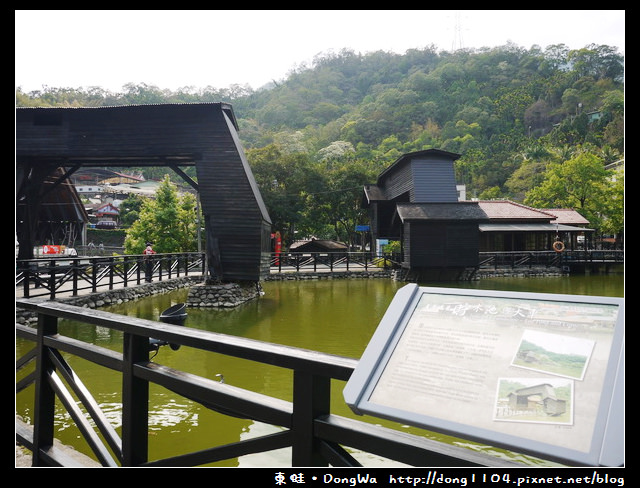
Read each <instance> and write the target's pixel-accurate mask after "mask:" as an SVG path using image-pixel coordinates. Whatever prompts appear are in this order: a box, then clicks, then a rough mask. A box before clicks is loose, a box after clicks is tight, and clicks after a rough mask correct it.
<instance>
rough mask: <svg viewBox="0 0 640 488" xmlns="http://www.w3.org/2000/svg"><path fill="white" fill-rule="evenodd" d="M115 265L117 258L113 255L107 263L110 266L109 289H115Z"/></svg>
mask: <svg viewBox="0 0 640 488" xmlns="http://www.w3.org/2000/svg"><path fill="white" fill-rule="evenodd" d="M115 265H116V262H115V258H113V257H111V258H109V261H108V263H107V266H109V290H113V273H114V271H115V270H114V269H113V267H114V266H115Z"/></svg>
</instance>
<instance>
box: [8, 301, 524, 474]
mask: <svg viewBox="0 0 640 488" xmlns="http://www.w3.org/2000/svg"><path fill="white" fill-rule="evenodd" d="M16 305H17V307H19V308H25V309H28V310H30V311H31V312H32V313H35V314H37V316H38V321H37V327H36V328H32V327H29V326H23V325H19V324H16V335H17V336H18V337H20V338H22V339H26V340H27V341H32V342H33V343H34V345H35V347H34V349H32V350H31V351H29V352H28V353H26V354H25V355H24V356H23V357H21V358H19V359H18V361H17V369H18V373H19V375H18V374H17V375H16V379H17V385H16V387H17V390H18V391H22V390H23V389H24V388H26V386H27V385H30V384H32V383H35V393H34V398H33V402H34V405H33V410H32V411H33V412H34V415H33V425H32V426H28V425H27V426H26V427H25V426H24V425H22V426H21V427H20V429H18V428H17V429H16V435H17V440H18V442H19V443H20V444H22V445H24V446H26V447H27V448H28V449H30V450H31V451H32V453H33V465H34V466H66V465H68V462H69V459H68V458H67V459H65V458H64V455H62V454H61V451H60V450H59V449H56V447H55V444H54V442H55V429H54V414H55V405H56V402H57V401H58V400H59V401H60V402H61V403H62V404H63V406H64V407H65V408H66V409H67V411H68V413H69V414H70V416H71V417H72V419H73V421H74V422H75V424H76V425H77V426H78V427H79V429H80V431H81V433H82V437H83V438H84V439H85V440H86V441H87V443H88V445H89V446H90V447H91V450H92V452H93V456H94V457H95V459H96V460H97V461H98V462H99V463H100V464H101V465H102V466H114V467H118V466H123V467H128V466H201V465H205V464H209V463H214V462H218V461H221V460H224V459H234V458H237V457H239V456H242V455H247V454H253V453H260V452H266V451H270V450H273V449H280V448H283V447H290V448H291V465H292V466H329V465H331V466H359V463H358V462H357V461H356V460H355V459H354V457H353V456H352V455H351V454H350V453H349V452H347V450H346V448H351V449H356V450H360V451H363V452H365V453H372V454H375V455H378V456H382V457H385V458H388V459H391V460H395V461H398V462H402V463H405V464H408V465H413V466H422V467H425V466H441V467H445V466H455V467H460V466H518V465H520V466H521V465H522V464H520V463H519V462H516V461H512V460H511V459H507V458H505V457H497V456H492V455H489V454H488V453H483V452H477V451H475V450H473V449H467V448H465V447H461V446H457V445H454V444H445V443H443V442H438V441H434V440H430V439H427V438H425V437H421V436H417V435H413V434H408V433H406V432H400V431H395V430H393V429H391V428H387V427H382V426H380V425H375V424H372V423H366V422H363V421H359V420H354V419H349V418H346V417H341V416H337V415H335V414H332V413H331V407H330V405H331V401H330V400H331V381H332V380H338V381H347V380H348V379H349V377H350V376H351V374H352V372H353V371H354V368H355V367H356V365H357V361H356V360H355V359H351V358H346V357H341V356H335V355H329V354H324V353H319V352H316V351H309V350H304V349H299V348H294V347H287V346H280V345H277V344H271V343H265V342H262V341H257V340H252V339H245V338H239V337H235V336H228V335H224V334H219V333H213V332H209V331H206V330H200V329H190V328H188V327H181V326H176V325H172V324H167V323H160V322H154V321H150V320H143V319H137V318H132V317H125V316H122V315H117V314H113V313H109V312H105V311H100V310H90V309H86V308H81V307H76V306H72V305H69V304H64V303H59V302H51V301H47V302H42V301H33V300H26V299H19V300H17V301H16ZM59 319H69V320H74V321H78V322H81V323H82V324H83V326H84V327H101V328H105V327H106V328H108V329H110V330H116V331H121V332H122V352H118V351H114V350H108V349H105V348H102V347H99V346H96V345H94V344H92V343H89V342H84V341H82V340H79V339H76V338H73V337H69V336H65V335H63V334H62V332H61V330H60V329H59V328H58V321H59ZM151 338H154V340H158V341H164V342H165V343H170V344H172V345H181V346H188V347H191V348H197V349H200V350H203V351H207V352H208V353H211V354H224V355H228V356H233V357H236V358H241V359H242V360H246V361H247V362H248V366H251V365H253V364H255V362H258V363H264V364H269V365H274V366H278V367H282V368H287V369H289V370H291V371H292V372H293V375H292V383H293V396H292V401H291V402H288V401H284V400H281V399H278V398H274V397H271V396H268V395H265V394H263V393H256V392H253V391H249V390H246V389H242V388H238V387H235V386H232V385H228V384H225V383H221V382H219V381H217V380H215V379H210V378H205V377H201V376H197V375H194V374H191V373H188V372H185V371H179V370H176V369H174V368H172V367H170V366H167V365H164V364H160V363H158V362H155V361H152V360H150V358H149V356H150V339H151ZM65 357H72V358H83V359H84V360H87V361H90V362H92V363H95V364H96V365H98V366H100V367H103V368H105V369H106V370H113V371H116V372H119V373H120V374H121V375H122V381H121V382H120V384H121V385H122V387H121V388H122V391H121V398H122V418H121V436H119V435H118V433H117V432H116V430H115V429H114V428H113V426H111V425H110V423H109V420H108V418H107V417H106V416H105V415H104V414H103V413H102V412H101V410H100V408H99V405H98V404H97V402H96V401H95V400H94V399H93V396H92V394H91V392H90V391H89V390H88V388H86V387H85V386H84V384H83V383H82V380H81V377H82V371H74V370H73V369H72V368H71V367H70V366H69V363H68V362H67V361H66V360H65ZM156 357H157V356H156ZM152 359H155V357H152ZM29 368H31V370H32V371H31V372H29V370H28V369H29ZM18 378H21V379H19V380H18ZM152 384H156V385H161V386H163V387H165V388H167V389H169V390H171V391H173V392H175V393H176V394H178V395H181V396H182V397H184V398H187V399H189V400H192V401H194V402H197V403H199V404H201V405H203V406H205V407H206V408H209V409H212V410H214V411H216V412H219V413H223V414H225V415H231V416H234V417H240V418H246V419H251V420H254V421H258V422H264V423H267V424H271V425H275V426H278V427H279V428H281V429H282V430H280V431H279V432H277V433H275V434H269V435H265V436H262V437H258V438H253V439H248V440H243V441H240V442H234V443H232V444H225V445H212V446H211V447H209V448H206V449H203V450H199V451H196V452H190V453H188V454H181V455H176V456H171V457H167V458H163V459H153V460H150V459H149V447H150V446H149V444H150V442H152V441H153V440H152V439H150V437H149V435H148V428H149V389H150V386H151V385H152ZM110 393H111V392H110ZM75 398H78V399H79V401H76V400H75ZM194 435H195V434H194ZM520 459H521V458H520Z"/></svg>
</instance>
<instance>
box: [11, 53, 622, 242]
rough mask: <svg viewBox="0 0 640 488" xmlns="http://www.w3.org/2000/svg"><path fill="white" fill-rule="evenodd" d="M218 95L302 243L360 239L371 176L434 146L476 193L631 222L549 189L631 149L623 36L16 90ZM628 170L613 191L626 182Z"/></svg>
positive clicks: (124, 96)
mask: <svg viewBox="0 0 640 488" xmlns="http://www.w3.org/2000/svg"><path fill="white" fill-rule="evenodd" d="M219 101H226V102H230V103H231V104H232V105H233V107H234V111H235V114H236V117H237V119H238V122H239V126H240V133H239V135H240V137H241V140H242V142H243V145H244V147H245V149H246V151H247V156H248V158H249V161H250V163H251V165H252V167H253V169H254V172H255V175H256V179H257V180H258V183H259V184H260V187H261V191H262V193H263V196H264V198H265V201H266V203H267V205H268V207H269V212H270V214H271V217H272V220H273V221H274V228H275V229H277V230H281V231H282V232H283V233H284V234H285V235H287V236H288V238H289V239H290V240H292V239H293V237H294V230H295V231H297V233H298V235H300V236H302V235H309V234H313V235H316V236H318V237H329V238H339V239H341V240H351V238H352V237H353V236H352V235H351V234H352V229H353V225H354V223H362V220H363V218H364V216H363V214H362V212H361V210H360V209H359V205H358V203H359V198H360V196H361V188H362V185H363V184H365V183H371V182H374V181H375V179H376V176H377V174H378V173H379V172H380V171H381V170H382V169H384V168H386V167H387V166H388V165H390V164H391V163H393V161H395V159H396V158H398V157H399V156H400V155H401V154H403V153H407V152H412V151H417V150H422V149H429V148H437V149H442V150H446V151H451V152H455V153H459V154H461V155H462V157H461V158H460V159H459V160H458V161H457V162H456V172H457V179H458V182H459V183H464V184H466V185H467V195H468V197H474V198H509V199H512V200H515V201H519V202H524V203H528V204H535V205H537V206H548V207H553V206H572V207H574V208H576V209H577V210H578V211H580V212H581V213H583V215H585V217H587V218H588V219H589V220H590V221H591V222H592V224H593V225H594V226H597V227H598V228H599V229H601V230H602V231H603V232H604V231H607V232H610V233H614V232H620V231H621V230H622V226H623V221H622V217H621V210H622V207H621V205H622V202H621V201H620V202H619V204H618V206H619V208H617V209H606V210H604V207H603V204H602V202H601V201H600V202H597V201H593V199H591V200H592V201H587V200H589V198H587V199H586V200H585V199H584V198H583V199H582V201H580V197H575V196H573V197H571V196H562V198H560V197H559V196H558V195H555V194H550V193H549V192H556V190H552V189H551V187H549V186H548V188H549V189H548V190H546V192H547V194H545V190H544V189H542V190H541V189H540V188H541V187H543V186H544V184H545V183H547V180H548V179H549V171H551V170H552V169H553V170H555V171H556V172H557V171H558V168H557V167H556V166H557V165H559V164H562V163H564V162H566V161H572V160H575V159H576V158H579V159H580V161H583V160H584V161H587V160H588V162H589V163H592V162H595V164H596V166H598V167H600V168H602V169H603V171H604V167H605V166H606V165H607V164H609V163H613V162H615V161H618V160H621V159H623V158H624V59H623V57H622V55H620V54H619V53H618V52H617V48H616V47H611V46H600V45H590V46H586V47H584V48H583V49H578V50H569V49H567V48H566V46H564V45H556V46H549V47H547V48H546V49H542V48H539V47H537V46H534V47H532V48H530V49H524V48H521V47H518V46H516V45H512V44H508V45H506V46H501V47H497V48H487V49H482V50H464V49H463V50H458V51H454V52H443V51H440V52H439V51H437V50H436V49H435V48H434V47H427V48H424V49H413V50H409V51H407V52H406V53H405V54H404V55H398V54H393V53H388V52H375V53H370V54H365V55H362V54H359V53H355V52H353V51H349V50H344V51H341V52H339V53H325V54H323V55H320V56H318V57H317V58H316V59H315V60H314V62H313V64H312V65H311V66H298V67H297V68H295V69H294V70H292V72H291V73H289V75H288V76H287V78H286V79H284V80H274V82H273V83H272V84H271V85H270V86H267V87H262V88H260V89H257V90H254V89H253V88H251V87H249V86H238V85H236V86H232V87H228V88H213V87H187V88H184V89H181V90H178V91H176V92H172V91H169V90H164V89H162V88H159V87H156V86H152V85H144V84H143V85H134V84H129V85H125V86H124V87H123V91H122V92H119V93H111V92H108V91H105V90H103V89H101V88H99V87H80V88H68V87H67V88H62V87H59V88H52V87H48V88H44V89H43V90H42V91H37V92H30V93H23V92H22V91H21V90H18V91H17V93H16V103H17V105H18V106H39V105H46V106H57V105H62V106H102V105H121V104H148V103H190V102H219ZM585 155H588V158H586V159H585V157H586V156H585ZM567 167H568V166H567ZM154 176H155V177H157V176H158V175H157V174H156V175H153V174H147V177H154ZM598 178H600V176H598ZM618 181H620V183H619V185H618V188H614V189H605V190H603V191H606V192H610V191H615V192H620V193H621V192H622V191H623V190H622V188H623V186H622V182H621V181H622V180H621V178H620V179H619V180H618ZM534 190H535V191H534ZM590 191H591V193H594V192H593V190H590ZM594 194H595V193H594ZM609 197H610V198H609V200H612V198H611V194H610V195H609ZM572 198H573V199H572ZM615 199H616V200H621V196H619V195H618V194H616V198H615ZM614 211H615V212H618V213H620V215H618V214H614V213H613V212H614ZM275 229H274V230H275Z"/></svg>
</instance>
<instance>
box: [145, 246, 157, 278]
mask: <svg viewBox="0 0 640 488" xmlns="http://www.w3.org/2000/svg"><path fill="white" fill-rule="evenodd" d="M155 253H156V252H155V251H154V250H153V247H152V245H151V243H150V242H147V247H146V248H145V249H144V251H142V254H144V260H145V270H144V279H145V281H146V282H147V283H151V281H152V280H151V277H152V276H153V260H152V259H151V255H152V254H155Z"/></svg>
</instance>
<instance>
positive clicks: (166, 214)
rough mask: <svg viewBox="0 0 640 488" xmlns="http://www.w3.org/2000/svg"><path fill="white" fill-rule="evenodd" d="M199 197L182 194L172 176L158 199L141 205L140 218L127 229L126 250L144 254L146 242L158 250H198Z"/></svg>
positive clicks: (163, 251) (160, 188) (126, 251)
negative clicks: (197, 220)
mask: <svg viewBox="0 0 640 488" xmlns="http://www.w3.org/2000/svg"><path fill="white" fill-rule="evenodd" d="M195 203H196V201H195V196H194V195H192V194H190V193H185V194H183V195H182V196H179V195H178V190H177V187H176V185H175V184H173V183H171V181H170V180H169V177H168V176H165V178H164V179H163V180H162V183H161V184H160V186H159V187H158V190H157V191H156V195H155V198H153V199H146V200H145V201H144V202H143V204H142V207H141V208H140V218H139V219H138V220H136V221H135V222H134V223H133V224H132V225H131V227H130V228H129V229H128V230H127V235H126V237H125V241H124V248H125V253H127V254H140V253H141V252H142V251H143V249H144V247H145V243H146V242H152V243H153V247H154V249H155V251H156V252H159V253H167V252H187V251H195V250H196V249H197V227H196V204H195Z"/></svg>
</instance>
